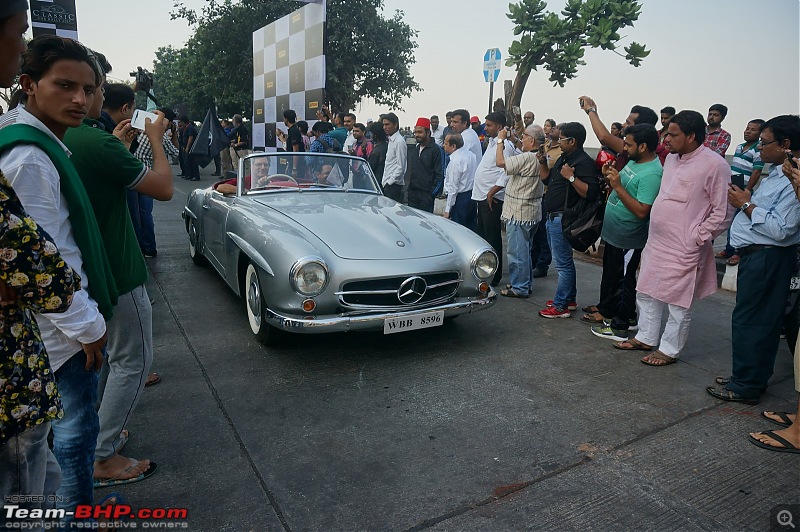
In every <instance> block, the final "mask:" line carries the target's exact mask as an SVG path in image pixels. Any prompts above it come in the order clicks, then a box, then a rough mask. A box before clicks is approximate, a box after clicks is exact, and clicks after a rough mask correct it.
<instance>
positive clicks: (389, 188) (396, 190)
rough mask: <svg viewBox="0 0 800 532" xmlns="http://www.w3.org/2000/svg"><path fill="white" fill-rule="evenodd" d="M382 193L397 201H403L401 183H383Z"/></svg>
mask: <svg viewBox="0 0 800 532" xmlns="http://www.w3.org/2000/svg"><path fill="white" fill-rule="evenodd" d="M383 195H384V196H386V197H387V198H391V199H393V200H395V201H396V202H398V203H403V185H398V184H397V183H395V184H393V185H383Z"/></svg>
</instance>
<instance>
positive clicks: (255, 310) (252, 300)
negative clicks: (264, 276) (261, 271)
mask: <svg viewBox="0 0 800 532" xmlns="http://www.w3.org/2000/svg"><path fill="white" fill-rule="evenodd" d="M249 287H250V289H249V290H248V291H247V306H248V308H249V309H250V314H251V315H252V316H253V321H255V322H256V323H257V324H258V326H259V327H260V326H261V292H260V289H259V287H258V277H257V276H256V275H255V274H253V276H252V277H251V278H250V284H249Z"/></svg>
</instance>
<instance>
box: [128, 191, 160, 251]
mask: <svg viewBox="0 0 800 532" xmlns="http://www.w3.org/2000/svg"><path fill="white" fill-rule="evenodd" d="M128 212H130V214H131V222H133V231H134V232H135V233H136V240H138V241H139V248H141V250H142V252H143V253H151V254H152V253H153V252H154V251H156V231H155V226H154V225H153V198H151V197H150V196H146V195H144V194H139V193H138V192H136V191H135V190H128Z"/></svg>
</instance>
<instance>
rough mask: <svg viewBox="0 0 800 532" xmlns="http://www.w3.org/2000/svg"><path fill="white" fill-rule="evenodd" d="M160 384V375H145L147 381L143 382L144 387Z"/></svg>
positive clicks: (154, 373)
mask: <svg viewBox="0 0 800 532" xmlns="http://www.w3.org/2000/svg"><path fill="white" fill-rule="evenodd" d="M159 382H161V375H159V374H158V373H156V372H153V373H150V374H148V375H147V380H145V381H144V385H145V386H155V385H156V384H158V383H159Z"/></svg>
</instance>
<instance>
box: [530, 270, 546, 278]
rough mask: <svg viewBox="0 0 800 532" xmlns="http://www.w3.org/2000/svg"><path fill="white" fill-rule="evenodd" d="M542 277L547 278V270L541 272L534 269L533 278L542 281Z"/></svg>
mask: <svg viewBox="0 0 800 532" xmlns="http://www.w3.org/2000/svg"><path fill="white" fill-rule="evenodd" d="M542 277H547V270H540V269H539V268H534V270H533V278H534V279H540V278H542Z"/></svg>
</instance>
